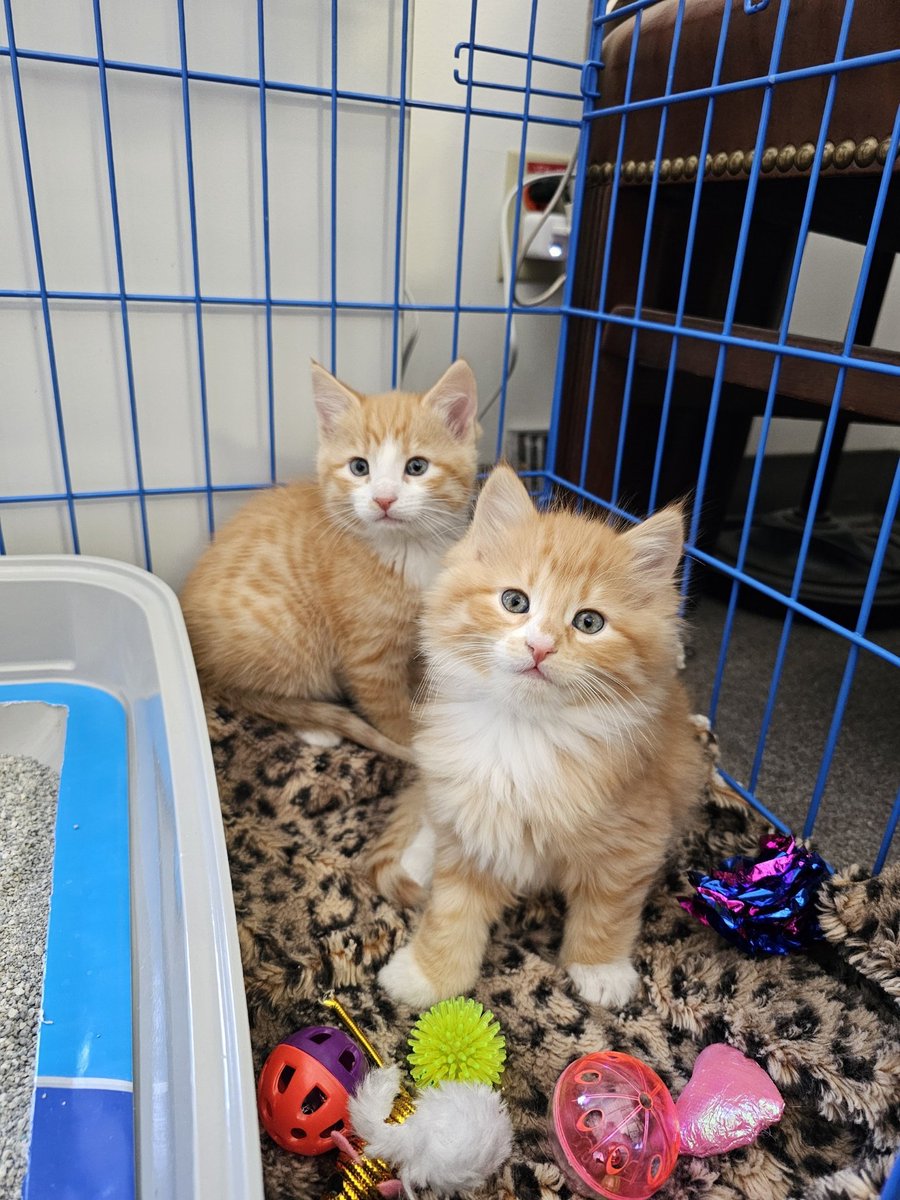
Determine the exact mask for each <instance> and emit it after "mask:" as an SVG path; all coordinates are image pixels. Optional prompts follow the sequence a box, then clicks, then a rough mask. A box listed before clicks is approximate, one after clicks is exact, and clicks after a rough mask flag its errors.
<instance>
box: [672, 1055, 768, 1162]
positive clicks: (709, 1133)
mask: <svg viewBox="0 0 900 1200" xmlns="http://www.w3.org/2000/svg"><path fill="white" fill-rule="evenodd" d="M675 1110H676V1112H677V1113H678V1120H679V1123H680V1125H681V1153H682V1154H690V1155H692V1156H693V1157H695V1158H706V1157H707V1156H708V1155H710V1154H725V1153H726V1152H727V1151H729V1150H735V1149H736V1148H737V1147H738V1146H747V1145H749V1144H750V1142H752V1141H754V1139H755V1138H757V1137H758V1136H759V1135H760V1134H761V1133H762V1131H763V1130H764V1129H766V1128H768V1126H769V1125H774V1124H775V1122H776V1121H779V1120H780V1119H781V1114H782V1113H783V1112H784V1100H783V1099H782V1096H781V1093H780V1092H779V1091H778V1088H777V1087H776V1086H775V1084H774V1083H773V1082H772V1080H771V1079H770V1078H769V1076H768V1075H767V1074H766V1073H765V1071H764V1070H763V1069H762V1067H760V1066H758V1065H757V1064H756V1063H755V1062H753V1060H752V1059H749V1058H747V1057H746V1056H745V1055H743V1054H741V1052H740V1050H735V1048H734V1047H733V1046H726V1045H723V1044H721V1043H717V1044H716V1045H713V1046H707V1047H706V1049H705V1050H701V1052H700V1053H699V1054H698V1055H697V1061H696V1062H695V1063H694V1072H693V1074H692V1075H691V1078H690V1080H689V1081H688V1084H687V1087H686V1088H685V1089H684V1091H683V1092H682V1093H681V1095H680V1096H679V1097H678V1100H677V1102H676V1104H675Z"/></svg>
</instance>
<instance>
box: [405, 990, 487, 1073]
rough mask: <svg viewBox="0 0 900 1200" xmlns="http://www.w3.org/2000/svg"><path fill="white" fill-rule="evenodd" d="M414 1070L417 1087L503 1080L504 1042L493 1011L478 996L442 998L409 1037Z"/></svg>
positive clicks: (412, 1071)
mask: <svg viewBox="0 0 900 1200" xmlns="http://www.w3.org/2000/svg"><path fill="white" fill-rule="evenodd" d="M409 1045H410V1047H411V1053H410V1054H409V1056H408V1059H407V1061H408V1062H409V1067H410V1071H411V1073H412V1077H413V1079H414V1080H415V1081H416V1083H417V1084H418V1086H419V1087H430V1086H431V1085H433V1084H435V1083H441V1082H442V1081H443V1080H445V1079H455V1080H460V1081H462V1082H465V1083H487V1084H490V1085H491V1086H492V1087H495V1086H496V1085H497V1084H498V1083H499V1082H500V1076H501V1075H502V1073H503V1067H504V1064H505V1062H506V1042H505V1041H504V1039H503V1034H502V1033H501V1032H500V1026H499V1024H498V1023H497V1022H496V1021H495V1020H494V1014H493V1013H491V1012H488V1011H487V1009H485V1008H482V1006H481V1005H480V1004H479V1003H478V1001H477V1000H464V999H462V998H461V997H458V998H457V999H455V1000H442V1001H441V1002H440V1003H439V1004H435V1005H434V1006H433V1007H432V1008H429V1010H428V1012H426V1013H423V1014H422V1015H421V1017H419V1019H418V1021H416V1023H415V1025H414V1026H413V1029H412V1033H411V1034H410V1035H409Z"/></svg>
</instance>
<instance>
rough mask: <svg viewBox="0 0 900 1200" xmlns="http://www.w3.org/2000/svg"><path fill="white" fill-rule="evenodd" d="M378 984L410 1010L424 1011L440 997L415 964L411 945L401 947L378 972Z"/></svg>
mask: <svg viewBox="0 0 900 1200" xmlns="http://www.w3.org/2000/svg"><path fill="white" fill-rule="evenodd" d="M378 982H379V983H380V984H381V986H382V987H383V988H384V990H385V991H386V992H387V994H388V995H389V996H390V997H391V999H392V1000H396V1001H398V1002H399V1003H400V1004H408V1005H409V1007H410V1008H419V1009H426V1008H431V1006H432V1004H436V1003H437V1002H438V1000H441V999H442V998H443V997H441V996H440V995H439V994H438V991H437V989H436V988H435V987H434V985H433V984H432V983H430V982H429V980H428V979H427V977H426V976H425V974H424V972H423V971H422V968H421V967H420V966H419V964H418V963H417V962H416V958H415V955H414V954H413V948H412V946H411V945H409V946H402V947H401V948H400V949H399V950H398V951H397V953H396V954H395V955H394V957H393V958H391V959H390V960H389V961H388V962H387V963H385V965H384V966H383V967H382V968H381V970H380V971H379V972H378Z"/></svg>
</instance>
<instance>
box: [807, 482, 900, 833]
mask: <svg viewBox="0 0 900 1200" xmlns="http://www.w3.org/2000/svg"><path fill="white" fill-rule="evenodd" d="M898 504H900V460H898V462H897V466H896V468H895V470H894V482H893V484H892V486H891V492H890V496H889V498H888V502H887V504H886V506H885V509H884V517H883V518H882V522H881V529H880V530H879V532H878V541H877V543H876V545H875V553H874V554H873V555H872V565H871V567H870V568H869V575H868V578H867V580H866V588H865V592H864V593H863V599H862V603H861V604H860V606H859V617H858V619H857V622H856V632H857V633H858V634H859V635H860V636H861V637H862V636H864V635H865V632H866V627H867V625H868V623H869V617H870V615H871V612H872V605H873V604H874V602H875V592H876V590H877V588H878V580H879V578H880V576H881V568H882V566H883V564H884V559H885V555H886V554H887V551H888V545H889V544H890V540H891V527H892V525H893V523H894V517H895V516H896V515H897V506H898ZM858 660H859V647H857V646H851V647H850V650H849V652H848V654H847V665H846V666H845V668H844V674H843V677H842V678H841V686H840V688H839V689H838V697H837V701H836V702H835V706H834V713H833V715H832V718H831V726H830V728H829V730H828V739H827V741H826V743H825V750H824V752H823V754H822V762H821V765H820V767H819V774H818V776H817V777H816V783H815V787H814V788H813V794H812V798H811V799H810V802H809V810H808V811H807V814H806V823H805V824H804V826H803V836H804V837H805V838H808V837H809V836H810V834H811V833H812V831H813V826H814V825H815V823H816V818H817V817H818V815H819V808H820V806H821V803H822V795H823V793H824V791H825V785H826V784H827V782H828V774H829V772H830V770H831V764H832V761H833V759H834V752H835V749H836V747H837V743H838V738H839V736H840V732H841V726H842V723H843V720H844V711H845V709H846V707H847V700H848V699H849V697H850V688H851V686H852V684H853V677H854V675H855V673H856V664H857V662H858Z"/></svg>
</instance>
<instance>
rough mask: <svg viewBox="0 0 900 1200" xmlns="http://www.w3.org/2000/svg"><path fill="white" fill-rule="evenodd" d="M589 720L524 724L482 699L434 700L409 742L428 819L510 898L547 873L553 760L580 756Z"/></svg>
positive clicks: (555, 797)
mask: <svg viewBox="0 0 900 1200" xmlns="http://www.w3.org/2000/svg"><path fill="white" fill-rule="evenodd" d="M589 721H590V718H589V717H588V716H587V715H586V716H585V718H584V719H583V720H579V719H578V718H577V716H574V717H573V716H571V715H569V714H566V715H565V717H564V718H563V719H557V720H554V719H552V718H550V719H548V718H547V717H546V716H541V715H539V714H534V715H533V716H530V717H529V716H528V715H525V714H521V713H514V712H509V711H508V710H504V709H503V708H501V707H499V706H497V705H496V703H495V702H492V701H490V700H487V699H486V700H484V701H477V702H472V701H441V702H439V704H437V705H436V706H435V708H434V709H432V712H431V714H430V719H429V722H428V728H427V729H426V730H425V731H423V733H422V735H421V736H420V738H419V739H417V748H418V751H419V755H420V758H421V761H423V762H428V764H429V772H428V774H429V783H430V787H429V792H430V794H429V802H430V806H431V810H432V812H433V814H434V817H435V820H436V821H437V822H438V823H440V824H445V825H450V826H451V827H452V829H453V831H454V835H455V836H456V837H457V838H459V840H460V843H461V846H462V849H463V851H464V852H465V854H466V855H467V856H468V857H470V858H471V859H473V860H474V861H475V862H476V863H477V864H478V865H479V867H480V868H481V869H482V870H485V871H490V872H491V873H492V874H494V875H495V876H496V877H497V878H499V879H501V880H502V881H503V882H504V883H505V884H507V886H509V887H511V888H513V889H514V890H516V891H527V890H531V889H533V888H536V887H540V886H542V885H543V884H545V883H546V882H547V881H548V879H549V878H550V876H551V874H552V873H553V871H554V868H555V866H556V852H557V847H558V844H559V838H558V832H559V821H560V816H561V814H560V804H559V789H560V787H561V786H564V784H563V772H562V771H561V769H560V766H561V764H560V753H561V752H569V753H578V752H579V750H580V751H581V752H582V753H583V752H584V748H585V740H586V738H587V737H590V736H591V735H592V734H593V735H596V730H595V729H593V728H589ZM593 721H594V722H596V717H594V718H593Z"/></svg>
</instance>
